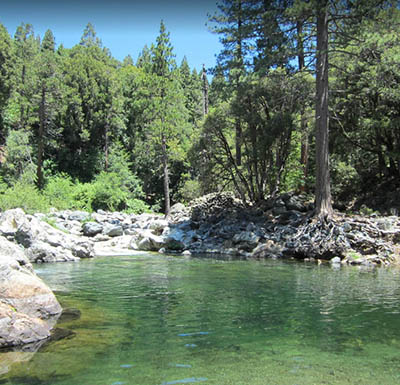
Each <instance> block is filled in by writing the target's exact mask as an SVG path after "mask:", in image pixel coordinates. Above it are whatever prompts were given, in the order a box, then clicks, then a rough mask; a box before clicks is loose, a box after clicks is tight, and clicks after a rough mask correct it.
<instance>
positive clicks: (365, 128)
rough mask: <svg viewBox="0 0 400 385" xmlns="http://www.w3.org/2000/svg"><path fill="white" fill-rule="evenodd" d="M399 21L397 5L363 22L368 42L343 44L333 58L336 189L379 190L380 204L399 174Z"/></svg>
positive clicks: (364, 38)
mask: <svg viewBox="0 0 400 385" xmlns="http://www.w3.org/2000/svg"><path fill="white" fill-rule="evenodd" d="M399 24H400V14H399V11H398V10H397V9H390V10H389V11H381V12H380V13H379V15H378V17H377V19H376V20H373V21H372V20H368V21H365V22H364V23H363V24H362V25H360V26H359V29H358V31H357V38H358V39H359V40H361V41H362V42H363V43H362V44H358V45H355V44H348V45H346V46H344V47H343V49H342V52H340V53H337V54H336V55H335V57H334V58H333V59H332V61H331V62H332V66H331V67H332V79H333V80H332V87H331V94H332V98H331V101H332V108H331V109H332V121H331V125H330V126H331V136H332V139H333V141H332V142H333V144H334V146H333V156H334V160H335V167H334V170H333V171H334V175H333V177H335V181H336V184H337V188H336V193H337V194H340V197H341V198H347V197H351V196H353V195H354V194H356V195H357V196H358V197H359V198H361V197H363V196H371V195H375V199H374V200H375V201H376V202H379V205H380V206H381V207H382V206H384V205H386V203H387V202H385V201H384V200H385V199H386V193H387V192H388V191H395V189H396V188H397V186H398V181H399V177H400V151H399V148H400V128H399V114H398V111H399V107H400V104H399V103H400V99H399V97H400V72H399V63H400V51H399V38H398V35H397V34H394V33H393V29H395V28H397V27H398V25H399ZM350 148H351V151H350ZM342 170H344V171H345V172H346V175H343V171H342ZM365 186H374V189H368V191H367V190H366V189H365V188H364V187H365ZM338 187H340V189H339V188H338ZM344 195H347V197H344ZM371 201H372V200H371V199H370V202H371ZM375 207H376V206H375Z"/></svg>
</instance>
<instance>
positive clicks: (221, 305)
mask: <svg viewBox="0 0 400 385" xmlns="http://www.w3.org/2000/svg"><path fill="white" fill-rule="evenodd" d="M35 269H36V271H37V273H38V274H39V275H40V276H41V277H42V278H43V279H44V281H45V282H46V283H47V284H48V285H49V286H50V287H51V288H52V289H53V290H55V292H56V295H57V298H58V299H59V301H60V302H61V304H62V305H63V307H64V308H75V309H79V310H80V312H81V316H80V317H79V318H76V317H72V318H70V319H66V320H64V321H63V322H60V323H59V325H58V326H59V327H60V328H64V329H67V330H69V331H71V332H72V333H73V334H72V335H71V336H69V337H68V338H65V339H62V340H59V341H56V342H52V343H49V344H47V345H44V346H43V347H42V348H41V349H40V350H39V352H37V353H35V354H34V355H33V356H32V355H31V356H30V357H29V359H27V360H26V361H25V362H20V363H14V364H13V365H12V366H11V367H10V370H9V372H8V373H7V374H4V375H2V376H0V384H13V385H27V384H30V385H32V384H34V385H122V384H126V385H173V384H191V383H202V384H205V385H228V384H229V385H281V384H282V385H306V384H307V385H312V384H362V385H368V384H371V385H377V384H380V385H390V384H398V383H400V270H398V269H396V268H390V269H385V268H379V269H375V270H365V269H360V268H356V267H343V268H339V269H334V268H331V267H330V266H324V265H322V266H317V265H313V264H310V265H308V264H303V263H296V262H288V261H279V260H266V261H237V260H236V261H231V260H222V259H215V258H189V257H169V256H165V255H158V254H152V255H149V254H146V255H138V256H132V257H126V256H124V257H112V258H111V257H109V258H97V259H94V260H82V261H81V262H79V263H58V264H43V265H36V266H35ZM26 354H30V353H26Z"/></svg>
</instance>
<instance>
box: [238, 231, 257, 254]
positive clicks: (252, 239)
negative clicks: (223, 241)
mask: <svg viewBox="0 0 400 385" xmlns="http://www.w3.org/2000/svg"><path fill="white" fill-rule="evenodd" d="M232 241H233V243H234V244H236V245H238V244H239V249H242V250H246V251H251V250H253V249H254V248H255V247H257V245H258V243H259V241H260V237H259V236H258V235H256V234H254V233H253V232H252V231H242V232H240V233H238V234H235V235H234V237H233V239H232Z"/></svg>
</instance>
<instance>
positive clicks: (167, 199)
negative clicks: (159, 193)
mask: <svg viewBox="0 0 400 385" xmlns="http://www.w3.org/2000/svg"><path fill="white" fill-rule="evenodd" d="M161 151H162V163H163V171H164V200H165V216H166V217H167V216H168V215H169V213H170V211H171V202H170V197H169V172H168V154H167V142H166V139H165V135H164V134H162V138H161Z"/></svg>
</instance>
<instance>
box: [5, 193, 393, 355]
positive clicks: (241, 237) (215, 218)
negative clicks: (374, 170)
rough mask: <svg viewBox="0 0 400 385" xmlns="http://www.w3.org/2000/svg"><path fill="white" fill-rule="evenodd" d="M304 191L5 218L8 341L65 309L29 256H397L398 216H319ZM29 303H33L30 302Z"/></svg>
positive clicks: (373, 261)
mask: <svg viewBox="0 0 400 385" xmlns="http://www.w3.org/2000/svg"><path fill="white" fill-rule="evenodd" d="M312 210H313V205H312V203H311V202H309V201H308V200H307V197H306V196H298V195H297V196H296V195H294V194H283V195H281V196H279V197H276V198H270V199H268V200H266V201H264V202H262V204H259V205H258V206H253V207H246V206H244V205H243V204H242V203H241V202H240V201H239V200H237V199H235V198H234V197H233V196H232V195H231V194H210V195H208V196H205V197H203V198H200V199H198V200H195V201H194V202H192V204H191V205H190V206H189V207H185V206H184V205H181V204H176V205H174V206H173V207H172V210H171V215H170V217H169V218H168V219H165V218H163V217H162V216H160V215H155V214H142V215H133V214H125V213H118V212H113V213H111V212H104V211H101V210H99V211H98V212H96V213H92V214H89V213H86V212H81V211H52V212H50V213H49V214H35V215H27V214H25V213H24V212H23V211H22V210H21V209H15V210H9V211H6V212H3V213H2V214H1V216H0V326H1V327H0V348H2V347H9V346H15V345H21V344H25V343H29V342H34V341H40V340H42V339H45V338H47V337H48V336H49V334H50V330H51V329H52V327H53V326H54V323H55V320H56V319H57V317H58V316H59V314H60V313H61V307H60V305H59V304H58V302H57V300H56V299H55V297H54V295H53V294H52V293H51V291H50V290H49V289H48V288H47V287H46V286H45V285H44V284H43V282H42V281H41V280H40V279H39V278H38V277H37V276H36V275H35V274H34V272H33V269H32V265H31V263H33V262H35V263H40V262H64V261H79V260H80V259H81V258H93V257H96V256H113V255H132V254H135V253H137V252H143V251H146V252H148V251H156V252H160V253H173V254H182V255H201V254H215V255H217V254H218V255H226V256H228V257H232V258H243V259H248V258H294V259H299V260H304V261H308V262H318V263H322V262H329V263H331V264H332V265H336V266H340V265H342V264H352V265H363V266H377V265H385V266H386V265H390V264H393V263H397V261H398V259H399V249H400V247H399V242H400V220H399V218H398V217H397V216H386V217H380V216H377V215H373V216H368V217H367V216H359V215H352V216H349V215H345V214H341V213H337V214H335V216H334V218H333V220H332V221H331V222H329V223H321V222H319V221H316V220H315V219H314V218H313V216H312ZM27 303H29V304H30V305H29V306H27V305H26V304H27Z"/></svg>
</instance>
